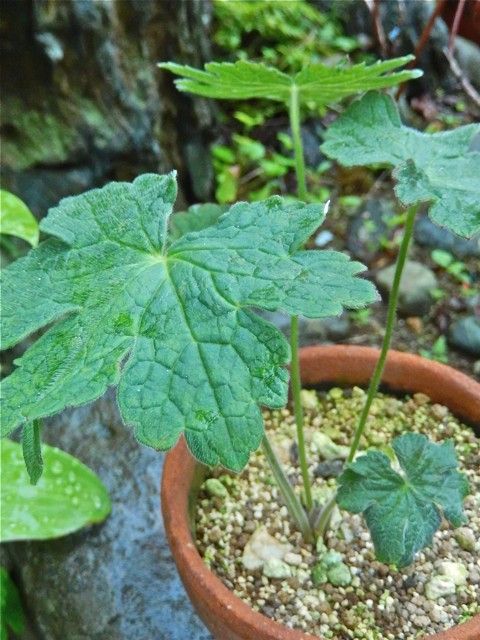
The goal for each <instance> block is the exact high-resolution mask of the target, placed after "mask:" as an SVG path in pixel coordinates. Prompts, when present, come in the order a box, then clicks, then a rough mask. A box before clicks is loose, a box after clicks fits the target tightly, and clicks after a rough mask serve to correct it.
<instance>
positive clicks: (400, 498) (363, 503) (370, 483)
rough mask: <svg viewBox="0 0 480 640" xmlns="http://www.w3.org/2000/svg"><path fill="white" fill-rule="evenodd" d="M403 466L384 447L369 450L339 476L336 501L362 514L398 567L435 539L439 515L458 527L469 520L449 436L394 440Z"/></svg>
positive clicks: (378, 546) (380, 553)
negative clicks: (441, 439)
mask: <svg viewBox="0 0 480 640" xmlns="http://www.w3.org/2000/svg"><path fill="white" fill-rule="evenodd" d="M392 446H393V449H394V451H395V454H396V456H397V459H398V462H399V464H400V467H401V469H402V472H401V473H397V472H396V471H394V469H392V467H391V466H390V460H389V458H388V457H387V456H386V455H385V454H384V453H381V452H380V451H368V453H367V454H366V455H364V456H361V457H359V458H358V459H357V460H355V461H354V462H353V463H352V464H350V465H349V466H348V467H347V469H346V470H345V471H344V472H343V473H342V475H341V476H340V477H339V478H338V482H339V485H340V488H339V491H338V494H337V502H338V504H339V505H340V507H342V509H346V510H347V511H350V512H352V513H363V514H364V516H365V519H366V522H367V525H368V528H369V529H370V532H371V534H372V539H373V542H374V545H375V551H376V555H377V558H378V559H379V560H380V561H381V562H385V563H388V564H396V565H398V566H399V567H402V566H405V565H407V564H410V563H411V562H412V561H413V558H414V555H415V553H416V552H417V551H419V550H420V549H422V548H423V547H425V546H427V545H428V544H430V543H431V541H432V538H433V534H434V533H435V531H437V529H438V528H439V526H440V523H441V514H442V513H443V515H444V517H445V518H446V519H447V520H449V521H450V522H451V523H452V524H453V525H454V526H459V525H460V524H462V523H463V522H464V520H465V517H464V514H463V499H464V498H465V496H466V495H467V493H468V483H467V480H466V478H465V476H464V475H463V474H461V473H459V472H458V471H457V458H456V455H455V449H454V447H453V443H452V442H451V441H447V442H444V443H442V444H434V443H432V442H430V441H429V440H428V438H426V437H425V436H424V435H421V434H418V433H407V434H404V435H402V436H399V437H398V438H395V439H394V440H393V442H392Z"/></svg>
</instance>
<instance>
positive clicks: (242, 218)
mask: <svg viewBox="0 0 480 640" xmlns="http://www.w3.org/2000/svg"><path fill="white" fill-rule="evenodd" d="M175 194H176V181H175V177H174V175H173V174H170V175H166V176H158V175H144V176H141V177H139V178H137V179H136V180H135V181H134V182H133V183H111V184H109V185H107V186H106V187H104V188H103V189H96V190H93V191H90V192H88V193H86V194H84V195H80V196H75V197H73V198H67V199H65V200H63V201H62V202H61V203H60V204H59V206H58V207H56V208H54V209H52V210H51V211H50V212H49V214H48V216H47V218H46V219H45V220H44V221H43V222H42V225H41V226H42V229H43V231H44V232H45V233H49V234H51V235H52V236H53V237H52V238H50V239H49V240H46V241H45V242H43V243H41V244H40V246H39V247H38V248H37V249H35V250H33V251H31V252H30V254H29V255H28V256H26V257H25V258H22V259H20V260H17V261H16V262H15V263H13V264H12V265H11V266H9V267H7V268H6V269H5V270H4V272H3V278H4V282H3V287H2V291H3V303H4V304H3V307H4V317H3V347H4V348H6V347H8V346H9V345H12V344H15V343H16V342H18V341H19V340H21V339H22V338H23V337H25V336H26V335H27V334H29V333H31V332H32V331H35V330H37V329H38V328H40V327H42V326H45V325H47V324H49V323H52V322H54V323H55V324H54V325H53V326H52V327H51V328H50V329H49V330H48V331H47V332H46V333H45V334H44V335H43V336H42V337H41V338H40V339H39V340H38V341H37V342H36V343H35V344H34V345H33V346H32V347H30V349H28V351H27V352H26V353H25V355H23V356H22V357H21V358H20V359H19V361H18V362H17V364H18V365H19V366H18V368H17V369H16V370H15V371H14V372H13V373H12V374H11V375H10V376H9V377H8V378H6V379H5V380H4V382H3V385H2V391H3V395H4V407H3V411H2V419H3V423H2V429H3V434H8V433H10V432H11V431H12V429H14V428H15V427H16V426H17V425H19V424H22V423H24V422H25V421H30V420H33V419H35V418H40V417H42V416H48V415H52V414H54V413H57V412H58V411H61V410H62V409H63V408H64V407H66V406H68V405H79V404H81V403H85V402H89V401H91V400H94V399H95V398H97V397H99V396H100V395H102V394H103V393H104V391H105V390H106V388H107V387H108V386H109V385H114V384H118V392H117V397H118V403H119V406H120V410H121V413H122V416H123V419H124V420H125V422H126V423H127V424H129V425H132V426H133V427H134V428H135V433H136V436H137V438H138V439H139V440H140V441H141V442H143V443H145V444H147V445H150V446H152V447H154V448H156V449H160V450H166V449H169V448H170V447H172V446H173V445H174V444H175V442H176V441H177V440H178V438H179V436H180V434H181V433H185V437H186V440H187V442H188V445H189V447H190V449H191V451H192V453H193V454H194V455H195V456H196V457H197V458H198V459H199V460H201V461H202V462H204V463H206V464H209V465H214V464H217V463H220V464H222V465H224V466H225V467H228V468H230V469H234V470H239V469H241V468H242V467H243V466H244V465H245V464H246V462H247V459H248V455H249V452H250V451H252V450H254V449H255V448H257V447H258V445H259V444H260V440H261V437H262V434H263V422H262V417H261V412H260V409H259V404H264V405H267V406H271V407H280V406H283V405H284V404H285V402H286V396H287V379H288V376H287V371H286V369H285V368H284V365H286V364H287V363H288V360H289V348H288V344H287V342H286V340H285V338H284V337H283V335H282V334H281V333H280V332H279V331H278V330H277V329H276V328H275V327H273V326H272V325H271V324H269V323H267V322H265V321H264V320H262V319H261V318H260V317H258V316H257V315H256V314H254V313H253V312H252V311H251V310H249V308H248V307H260V308H263V309H269V310H276V309H278V310H283V311H285V312H286V313H289V314H296V315H304V316H308V317H320V316H330V315H336V314H339V313H341V311H342V309H343V307H349V308H357V307H362V306H364V305H366V304H368V303H370V302H372V301H373V300H375V299H376V297H377V294H376V291H375V289H374V287H373V285H372V284H370V283H369V282H368V281H366V280H364V279H363V278H357V277H356V276H357V274H359V273H360V272H361V271H362V270H363V269H364V267H363V266H362V265H361V264H359V263H358V262H351V261H350V260H349V259H348V258H347V256H345V255H344V254H342V253H337V252H335V251H304V250H301V247H302V245H303V243H304V242H305V241H306V240H307V238H308V237H309V236H310V235H311V234H312V233H313V231H315V230H316V228H317V227H318V225H319V224H320V223H321V222H322V220H323V217H324V213H323V205H320V204H312V205H305V204H303V203H299V202H286V201H284V200H282V199H281V198H279V197H273V198H270V199H268V200H266V201H264V202H256V203H252V204H248V203H239V204H236V205H234V206H233V207H232V208H231V209H230V210H229V211H228V212H227V213H226V214H224V215H223V216H222V217H221V218H220V219H219V220H218V222H217V224H215V225H213V226H210V227H207V228H205V229H203V230H201V231H195V232H191V233H187V234H186V235H184V236H183V237H181V238H179V239H178V240H175V241H173V242H171V238H170V235H169V231H168V225H169V217H170V214H171V211H172V207H173V203H174V200H175ZM38 291H41V292H42V295H41V296H39V295H38ZM18 309H21V310H22V312H21V313H19V312H18Z"/></svg>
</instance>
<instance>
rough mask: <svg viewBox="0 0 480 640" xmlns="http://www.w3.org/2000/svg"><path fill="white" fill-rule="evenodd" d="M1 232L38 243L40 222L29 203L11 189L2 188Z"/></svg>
mask: <svg viewBox="0 0 480 640" xmlns="http://www.w3.org/2000/svg"><path fill="white" fill-rule="evenodd" d="M0 232H1V233H6V234H8V235H11V236H16V237H17V238H22V240H26V242H28V243H29V244H31V245H32V247H36V246H37V244H38V222H37V221H36V219H35V218H34V216H33V213H32V212H31V211H30V209H29V208H28V207H27V205H26V204H25V203H24V202H22V200H20V198H17V196H15V195H13V193H10V192H9V191H4V190H3V189H0Z"/></svg>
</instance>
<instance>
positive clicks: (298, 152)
mask: <svg viewBox="0 0 480 640" xmlns="http://www.w3.org/2000/svg"><path fill="white" fill-rule="evenodd" d="M289 116H290V129H291V131H292V140H293V152H294V157H295V175H296V178H297V196H298V197H299V198H300V199H301V200H306V199H307V183H306V180H305V158H304V153H303V141H302V133H301V128H300V104H299V100H298V89H297V87H296V86H295V85H294V86H293V87H292V91H291V94H290V105H289ZM290 347H291V350H292V364H291V367H290V376H291V385H292V395H293V406H294V412H295V424H296V427H297V444H298V458H299V461H300V468H301V471H302V479H303V490H304V494H305V506H306V507H307V511H311V509H312V507H313V500H312V488H311V483H310V476H309V473H308V462H307V453H306V449H305V435H304V418H303V408H302V403H301V400H300V390H301V384H302V383H301V378H300V362H299V358H298V316H292V317H291V319H290Z"/></svg>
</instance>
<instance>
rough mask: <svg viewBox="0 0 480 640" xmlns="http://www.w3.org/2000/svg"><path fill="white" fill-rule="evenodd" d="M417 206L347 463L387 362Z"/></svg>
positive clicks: (407, 224)
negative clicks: (379, 349)
mask: <svg viewBox="0 0 480 640" xmlns="http://www.w3.org/2000/svg"><path fill="white" fill-rule="evenodd" d="M418 206H419V205H418V204H414V205H412V206H411V207H410V208H409V209H408V210H407V218H406V222H405V230H404V234H403V238H402V242H401V244H400V250H399V252H398V257H397V262H396V265H395V274H394V277H393V284H392V290H391V292H390V297H389V300H388V311H387V322H386V325H385V335H384V337H383V342H382V349H381V351H380V356H379V358H378V361H377V364H376V365H375V370H374V372H373V375H372V378H371V379H370V384H369V387H368V393H367V399H366V401H365V405H364V407H363V410H362V413H361V415H360V419H359V421H358V425H357V428H356V429H355V435H354V437H353V441H352V444H351V447H350V452H349V454H348V458H347V462H352V460H353V458H354V457H355V454H356V452H357V450H358V447H359V445H360V438H361V437H362V434H363V432H364V430H365V425H366V422H367V418H368V414H369V411H370V407H371V406H372V402H373V399H374V397H375V394H376V393H377V391H378V387H379V386H380V382H381V380H382V374H383V370H384V368H385V362H386V360H387V354H388V350H389V348H390V342H391V340H392V333H393V328H394V326H395V318H396V314H397V304H398V294H399V291H400V281H401V279H402V273H403V268H404V266H405V261H406V259H407V254H408V247H409V245H410V240H411V239H412V234H413V225H414V222H415V215H416V213H417V211H418Z"/></svg>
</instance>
